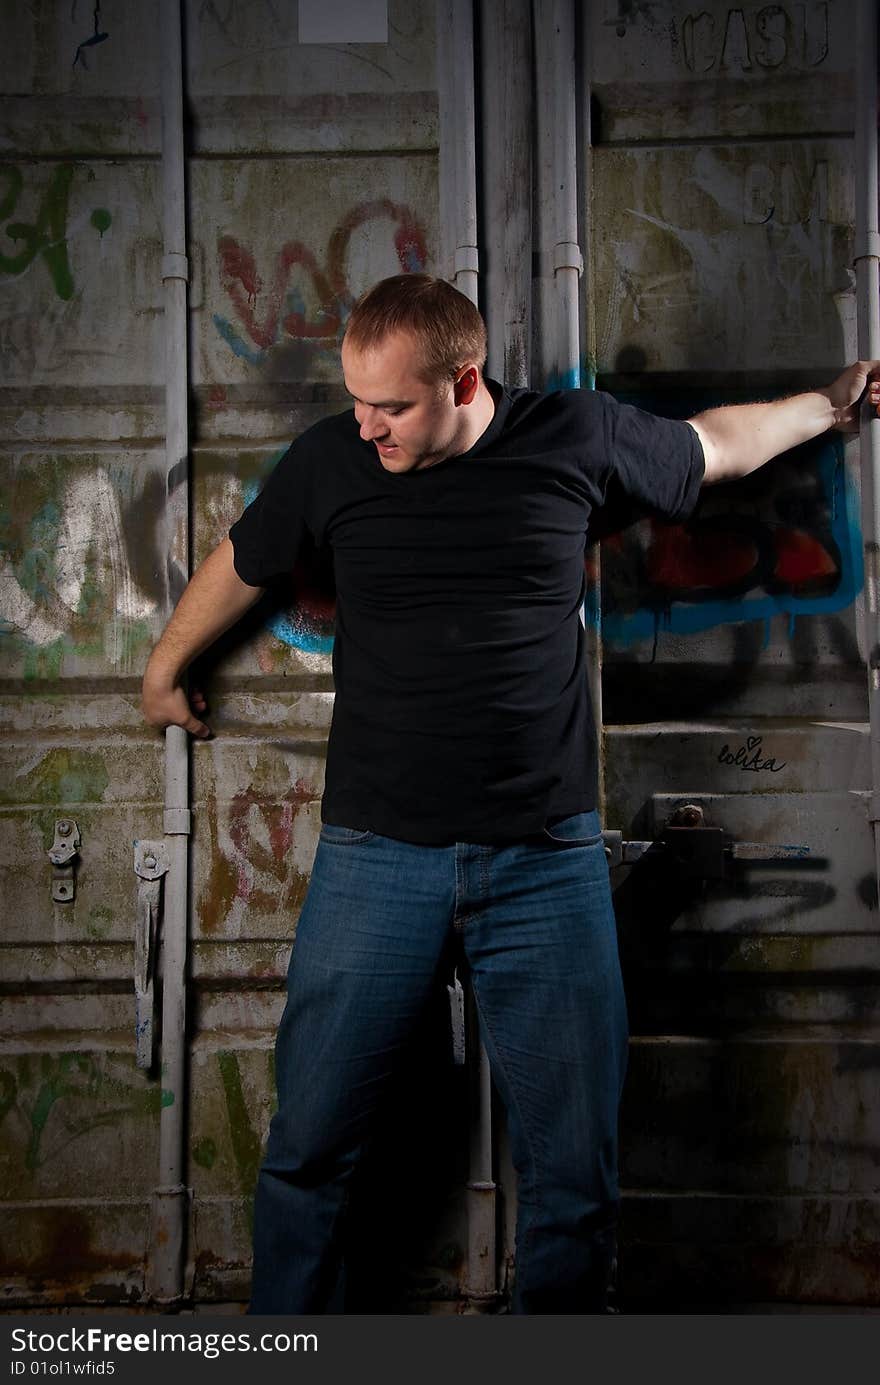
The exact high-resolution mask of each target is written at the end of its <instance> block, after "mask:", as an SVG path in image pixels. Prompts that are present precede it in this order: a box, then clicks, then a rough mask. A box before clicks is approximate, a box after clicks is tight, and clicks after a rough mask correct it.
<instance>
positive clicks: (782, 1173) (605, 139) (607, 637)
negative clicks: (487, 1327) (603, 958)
mask: <svg viewBox="0 0 880 1385" xmlns="http://www.w3.org/2000/svg"><path fill="white" fill-rule="evenodd" d="M850 19H851V16H850V14H849V7H848V6H847V5H845V4H841V3H834V2H833V0H829V3H812V2H811V3H806V4H784V5H758V4H755V5H744V6H736V7H733V6H728V5H727V4H724V3H719V2H718V0H707V3H705V4H703V5H701V6H699V7H697V6H691V5H689V4H688V3H686V2H684V3H679V2H678V0H665V2H664V3H660V4H654V5H651V6H632V5H623V4H620V5H618V4H617V3H613V0H607V3H606V2H605V0H599V3H596V4H595V5H593V6H592V7H590V23H589V29H588V34H587V42H586V47H587V54H588V63H589V70H590V79H591V92H592V102H593V150H592V168H593V178H592V186H591V190H590V192H591V214H592V229H593V240H592V246H591V255H592V281H593V295H594V296H593V303H592V307H593V312H592V329H593V338H592V340H593V349H594V352H595V366H596V369H597V372H598V383H599V385H600V386H602V387H605V388H608V389H611V390H613V391H614V393H615V394H617V395H618V396H619V397H624V398H627V399H629V400H630V401H632V402H635V403H638V404H641V405H642V406H643V407H647V408H649V409H652V410H654V411H656V412H661V413H662V412H667V413H671V414H675V415H676V416H679V417H687V416H689V415H690V414H693V413H695V412H697V411H698V410H699V409H700V408H702V407H706V406H707V405H709V404H714V403H726V402H737V401H738V400H745V399H751V398H762V397H763V398H768V397H773V396H775V395H778V394H781V393H790V392H792V391H795V390H798V389H805V388H810V387H812V386H814V385H818V384H821V383H828V382H829V381H830V380H831V379H832V378H833V377H834V375H835V374H836V373H837V372H838V371H839V369H840V367H841V366H842V365H843V364H844V362H845V361H847V360H853V359H855V358H856V355H857V352H856V343H855V331H854V320H855V300H854V289H853V275H852V272H851V269H852V258H853V247H852V231H853V225H852V223H853V199H852V187H853V176H854V171H853V162H852V160H853V145H852V136H853V121H854V100H853V76H852V74H853V66H854V51H853V43H854V33H853V28H852V24H851V23H850ZM857 451H858V447H857V444H850V445H847V446H846V447H844V445H843V442H842V440H841V439H840V438H839V437H835V436H833V435H827V436H825V437H823V438H821V439H819V440H817V441H816V442H815V443H814V444H810V445H808V446H805V447H802V448H799V449H797V450H796V451H795V452H792V453H788V454H786V455H785V456H784V457H783V458H781V459H779V460H777V461H775V462H774V463H772V464H771V465H770V466H768V467H767V468H766V469H764V470H762V471H760V472H758V473H757V474H755V475H754V476H753V477H751V478H749V479H747V480H745V481H743V482H740V483H737V484H736V485H728V486H723V487H721V488H719V489H717V490H713V491H711V492H709V493H706V494H704V496H703V497H702V499H701V502H700V505H699V507H698V509H697V512H696V514H695V516H694V517H693V518H692V519H691V521H689V522H688V524H687V525H685V526H683V527H675V528H672V527H669V526H666V525H662V524H659V523H653V522H650V521H644V522H642V523H640V524H638V525H635V526H631V527H629V528H627V529H625V530H623V531H622V532H621V533H620V534H618V535H616V536H614V537H613V538H611V539H609V540H608V541H607V542H606V543H605V544H604V545H603V553H602V590H603V621H602V639H603V650H604V669H603V685H604V711H605V720H606V728H605V748H606V786H607V811H606V822H607V825H608V826H609V827H612V828H618V829H621V830H622V832H623V834H624V837H633V838H638V839H651V838H656V837H657V836H659V835H660V834H661V833H662V831H663V828H664V824H666V823H668V822H669V820H670V817H671V816H674V814H675V813H676V810H677V809H681V808H682V806H683V805H692V806H693V809H694V812H692V814H691V817H690V820H691V821H692V823H699V822H700V821H701V822H702V825H703V826H704V827H714V828H715V829H721V833H722V834H723V840H722V839H719V840H722V844H723V845H724V846H726V847H727V848H728V850H727V851H726V853H725V855H724V859H723V860H722V859H720V858H719V859H718V860H716V861H715V862H714V863H712V862H710V861H708V857H707V858H706V861H704V865H705V867H706V868H705V870H704V871H703V872H702V874H703V879H702V881H700V880H699V879H698V878H697V877H698V876H699V875H700V871H698V870H696V869H694V870H693V872H689V871H688V870H687V869H684V868H683V867H682V863H681V861H680V860H678V861H676V860H675V859H674V858H673V857H671V855H670V851H669V850H666V856H665V859H664V858H663V850H664V849H663V848H660V849H659V852H658V851H655V852H654V853H652V854H651V856H650V858H643V860H642V861H641V862H640V863H639V864H638V866H636V867H635V868H634V869H633V870H632V872H631V873H629V876H628V878H627V879H624V878H623V877H624V876H625V875H626V874H627V872H626V871H625V870H622V871H618V872H615V874H616V876H617V879H618V903H619V910H618V912H619V923H620V929H621V939H622V945H623V951H624V958H625V969H626V975H627V985H628V994H629V999H630V1007H631V1022H632V1028H633V1040H632V1045H631V1060H630V1073H629V1078H628V1084H627V1090H626V1096H625V1104H624V1120H623V1156H622V1182H623V1187H624V1190H625V1205H624V1220H623V1238H622V1246H621V1256H620V1276H621V1282H620V1288H621V1293H622V1295H623V1297H624V1301H627V1300H628V1301H629V1302H630V1303H631V1304H639V1303H658V1302H659V1303H662V1302H664V1301H665V1302H666V1303H667V1304H669V1305H678V1306H684V1305H688V1304H699V1303H704V1304H705V1303H722V1302H724V1303H728V1304H729V1303H735V1304H737V1303H738V1304H743V1305H746V1304H750V1303H760V1302H767V1301H774V1300H789V1301H793V1302H797V1303H807V1304H817V1303H837V1304H842V1303H851V1304H876V1303H877V1301H878V1294H880V1286H878V1279H877V1269H876V1244H877V1241H878V1236H880V1204H878V1199H877V1188H878V1160H880V1109H878V1103H877V1100H876V1084H877V1068H878V1047H877V1042H878V1040H877V1017H878V1016H877V1004H878V996H880V992H878V981H880V949H878V938H877V887H876V880H875V873H874V850H873V836H872V828H871V823H870V821H869V791H870V789H871V783H870V772H871V771H870V755H869V744H868V726H867V692H866V678H865V668H864V649H863V648H862V644H861V638H862V637H861V628H862V627H861V620H860V603H861V593H862V586H863V575H862V543H861V531H860V523H859V488H858V470H857V466H858V461H857ZM698 809H699V810H701V811H702V819H700V817H699V814H698V813H697V812H696V810H698ZM685 816H686V818H687V815H685ZM678 820H679V821H681V819H680V818H679V819H678ZM738 842H739V843H744V842H750V843H755V844H758V846H757V848H756V849H755V850H753V851H751V853H749V851H747V850H742V851H741V852H740V853H739V857H740V858H739V859H736V855H737V853H736V852H733V853H731V851H730V850H729V848H730V847H731V846H732V845H733V844H735V843H738ZM771 844H778V845H782V846H787V847H789V848H799V850H796V851H792V850H789V851H788V852H787V853H785V852H782V853H779V852H777V853H776V854H775V855H774V853H772V852H769V851H768V850H767V848H768V847H769V846H770V845H771ZM703 847H706V848H708V842H707V840H706V838H705V837H704V838H703V841H702V847H701V845H700V842H696V845H695V846H694V848H693V849H694V850H695V851H697V852H698V853H699V851H700V850H702V848H703ZM761 848H763V850H762V849H761ZM807 852H808V853H809V854H807ZM704 855H705V853H704ZM709 855H711V850H710V851H709ZM762 857H763V859H761V858H762Z"/></svg>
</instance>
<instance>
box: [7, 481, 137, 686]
mask: <svg viewBox="0 0 880 1385" xmlns="http://www.w3.org/2000/svg"><path fill="white" fill-rule="evenodd" d="M59 508H60V511H61V519H60V522H59V525H58V530H57V536H56V538H55V547H54V552H53V553H52V554H51V555H46V556H47V557H48V558H51V560H52V570H53V586H52V592H51V594H49V595H48V596H47V598H46V600H45V602H44V603H43V605H42V606H41V605H40V604H39V603H38V602H37V601H36V600H35V599H34V598H33V597H32V596H31V595H30V594H29V593H28V592H27V591H26V590H25V589H24V587H22V585H21V583H20V582H19V580H18V577H17V576H16V573H15V571H14V569H13V567H12V564H11V563H10V561H9V559H8V558H6V559H5V560H4V564H3V568H2V588H0V621H2V623H3V625H4V626H5V627H6V630H7V632H13V633H15V634H18V635H20V636H21V637H22V638H23V639H25V640H26V641H27V642H28V643H29V644H31V645H35V646H37V647H41V648H42V647H45V646H46V645H49V644H52V643H53V642H54V641H56V640H59V639H62V638H64V637H65V636H66V635H68V633H69V631H70V628H71V626H72V625H73V623H74V621H75V619H76V618H77V616H78V614H79V613H80V611H81V606H82V602H83V595H84V588H85V585H86V583H87V582H89V583H92V584H93V583H94V582H95V581H96V580H97V581H98V582H99V584H100V586H101V587H102V589H104V588H109V590H110V593H111V597H110V603H109V605H110V613H111V616H112V618H111V619H109V620H108V621H107V622H106V625H105V626H104V629H103V631H102V636H103V642H104V654H105V656H106V658H107V659H108V661H109V662H110V664H111V665H112V666H113V667H115V668H118V669H119V670H120V671H127V670H128V667H129V665H130V663H131V648H130V641H129V640H128V639H127V638H126V636H127V633H128V630H127V627H128V626H129V624H130V623H131V622H132V621H137V620H145V619H148V618H149V617H151V616H153V615H154V614H155V612H156V610H157V603H156V602H155V601H154V600H152V599H151V598H150V597H148V596H147V595H145V593H144V592H142V591H141V590H140V589H139V587H138V585H137V583H136V582H135V579H134V577H133V575H132V571H131V566H130V564H129V560H128V555H127V553H126V548H125V536H124V531H123V525H122V513H121V509H120V501H119V495H118V493H117V492H116V491H115V490H114V488H113V485H112V482H111V480H110V478H109V476H108V475H107V473H106V471H103V470H101V469H100V468H98V467H89V468H88V469H86V470H84V471H83V472H81V473H80V474H79V475H77V476H75V477H72V478H71V480H70V481H69V482H68V484H67V486H66V488H65V491H64V495H63V499H62V500H61V502H60V507H59ZM105 609H106V608H105Z"/></svg>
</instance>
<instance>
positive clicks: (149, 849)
mask: <svg viewBox="0 0 880 1385" xmlns="http://www.w3.org/2000/svg"><path fill="white" fill-rule="evenodd" d="M134 869H135V874H136V875H137V876H138V877H139V881H140V883H139V884H138V900H137V919H136V921H135V929H134V1014H135V1020H134V1025H135V1045H136V1050H137V1065H138V1067H139V1068H151V1067H152V1066H153V1051H154V1043H153V1013H154V993H153V981H154V978H155V971H156V954H157V941H158V934H159V912H160V908H159V906H160V902H161V898H162V876H163V875H165V873H166V872H167V870H168V851H167V848H166V845H165V843H164V842H135V844H134Z"/></svg>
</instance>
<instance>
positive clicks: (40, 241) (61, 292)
mask: <svg viewBox="0 0 880 1385" xmlns="http://www.w3.org/2000/svg"><path fill="white" fill-rule="evenodd" d="M75 171H76V170H75V167H74V165H73V164H59V166H58V168H56V170H55V173H54V174H53V176H52V179H51V181H50V183H49V185H48V187H47V188H46V191H45V193H44V194H43V200H42V202H41V203H40V209H39V211H38V212H37V219H36V221H34V222H33V223H31V222H26V221H8V223H7V226H6V234H7V236H9V238H10V240H14V241H16V242H20V243H21V244H22V247H23V248H22V249H21V250H20V251H19V252H18V254H17V255H3V254H0V271H2V272H3V273H4V274H23V273H24V271H25V270H26V269H27V268H28V267H29V266H30V265H31V264H32V263H33V261H34V260H35V259H36V257H37V256H38V255H42V256H43V259H44V260H45V263H46V268H47V269H48V270H49V274H50V276H51V278H52V283H53V284H54V285H55V292H56V293H57V294H58V297H59V298H65V299H66V298H72V297H73V275H72V274H71V272H70V261H69V260H68V258H67V209H68V203H69V201H70V184H71V182H72V181H73V175H74V172H75ZM0 177H3V178H5V180H6V192H5V195H2V196H0V221H7V218H8V217H9V216H10V215H11V214H12V212H13V211H14V210H15V207H16V204H17V203H18V199H19V195H20V193H21V189H22V186H23V183H24V179H23V178H22V176H21V172H20V170H19V169H17V168H14V167H11V166H10V165H6V167H4V168H3V169H0Z"/></svg>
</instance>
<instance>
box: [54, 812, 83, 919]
mask: <svg viewBox="0 0 880 1385" xmlns="http://www.w3.org/2000/svg"><path fill="white" fill-rule="evenodd" d="M80 844H81V842H80V835H79V828H78V827H77V825H76V823H75V822H74V820H73V818H59V819H58V821H57V822H56V823H55V840H54V841H53V843H52V848H51V850H50V851H49V853H48V855H49V860H50V861H51V862H52V898H53V900H54V901H55V903H56V904H70V903H72V901H73V898H74V895H75V894H76V877H75V875H74V873H73V859H74V857H75V856H76V854H77V852H78V851H79V848H80Z"/></svg>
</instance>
